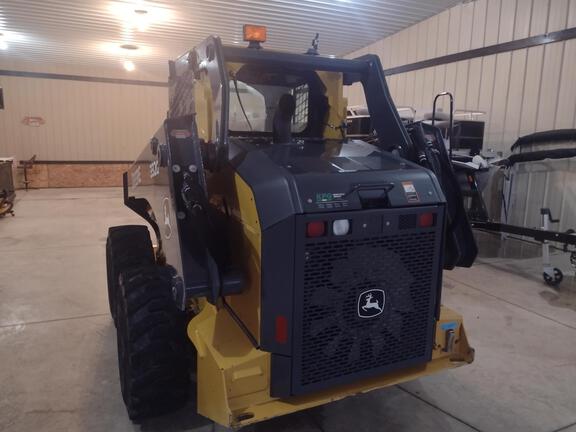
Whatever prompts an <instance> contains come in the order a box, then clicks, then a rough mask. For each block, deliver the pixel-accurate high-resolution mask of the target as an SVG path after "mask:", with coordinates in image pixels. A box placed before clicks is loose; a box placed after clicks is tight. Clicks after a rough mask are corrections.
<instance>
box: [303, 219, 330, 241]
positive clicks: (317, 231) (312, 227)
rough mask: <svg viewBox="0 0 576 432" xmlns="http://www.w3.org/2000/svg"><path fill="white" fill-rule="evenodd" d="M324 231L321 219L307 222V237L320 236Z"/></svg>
mask: <svg viewBox="0 0 576 432" xmlns="http://www.w3.org/2000/svg"><path fill="white" fill-rule="evenodd" d="M325 232H326V224H325V223H324V222H323V221H314V222H308V225H306V235H307V236H308V237H322V236H323V235H324V233H325Z"/></svg>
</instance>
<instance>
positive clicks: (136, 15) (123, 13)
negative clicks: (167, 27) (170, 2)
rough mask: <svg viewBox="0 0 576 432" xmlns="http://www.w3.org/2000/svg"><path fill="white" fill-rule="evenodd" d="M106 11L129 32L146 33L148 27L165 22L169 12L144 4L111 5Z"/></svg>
mask: <svg viewBox="0 0 576 432" xmlns="http://www.w3.org/2000/svg"><path fill="white" fill-rule="evenodd" d="M108 10H109V11H110V12H111V13H112V14H113V15H115V16H116V17H117V18H118V19H120V20H121V21H122V22H123V24H124V27H125V28H126V29H129V30H132V29H137V30H139V31H146V30H147V29H148V27H150V25H152V24H157V23H160V22H163V21H167V20H168V19H169V18H170V12H169V11H168V10H167V9H163V8H159V7H156V6H152V5H149V4H147V3H145V2H131V3H127V4H126V3H111V4H110V6H109V7H108Z"/></svg>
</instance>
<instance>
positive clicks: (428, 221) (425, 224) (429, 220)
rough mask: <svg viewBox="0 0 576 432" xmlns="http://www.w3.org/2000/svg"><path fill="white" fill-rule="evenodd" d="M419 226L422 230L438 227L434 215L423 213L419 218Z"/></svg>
mask: <svg viewBox="0 0 576 432" xmlns="http://www.w3.org/2000/svg"><path fill="white" fill-rule="evenodd" d="M418 225H419V226H420V228H430V227H433V226H434V225H436V217H435V215H434V213H421V214H420V216H418Z"/></svg>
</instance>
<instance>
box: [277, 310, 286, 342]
mask: <svg viewBox="0 0 576 432" xmlns="http://www.w3.org/2000/svg"><path fill="white" fill-rule="evenodd" d="M274 337H275V339H276V342H278V343H281V344H285V343H286V342H288V320H287V319H286V317H285V316H284V315H278V316H276V329H275V335H274Z"/></svg>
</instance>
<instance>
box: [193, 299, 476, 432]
mask: <svg viewBox="0 0 576 432" xmlns="http://www.w3.org/2000/svg"><path fill="white" fill-rule="evenodd" d="M188 335H189V337H190V339H191V340H192V342H193V343H194V345H195V346H196V349H197V351H198V371H197V376H198V383H197V392H198V412H199V413H200V414H201V415H203V416H205V417H208V418H210V419H211V420H213V421H215V422H217V423H219V424H222V425H224V426H231V427H241V426H245V425H248V424H252V423H257V422H260V421H263V420H267V419H270V418H273V417H277V416H281V415H285V414H290V413H293V412H296V411H300V410H304V409H308V408H312V407H315V406H319V405H324V404H326V403H329V402H333V401H336V400H339V399H343V398H346V397H348V396H352V395H356V394H360V393H366V392H369V391H372V390H376V389H379V388H383V387H388V386H392V385H396V384H399V383H402V382H406V381H411V380H414V379H417V378H420V377H423V376H427V375H431V374H434V373H436V372H440V371H441V370H444V369H451V368H455V367H458V366H462V365H465V364H468V363H472V361H473V360H474V350H473V349H472V348H471V347H470V346H469V344H468V339H467V337H466V333H465V331H464V327H463V325H462V317H461V316H460V315H458V314H457V313H455V312H454V311H452V310H450V309H447V308H444V307H442V310H441V314H440V320H439V321H438V322H437V325H436V334H435V342H434V347H433V352H432V360H431V361H429V362H427V363H425V364H423V365H420V366H417V367H411V368H407V369H403V370H399V371H395V372H393V373H389V374H386V375H382V376H378V377H373V378H369V379H364V380H360V381H357V382H354V383H351V384H346V385H342V386H338V387H333V388H330V389H326V390H322V391H319V392H316V393H311V394H307V395H303V396H297V397H291V398H286V399H275V398H271V397H270V353H267V352H264V351H260V350H258V349H256V348H254V347H253V345H251V343H250V341H249V340H248V339H247V338H246V336H245V335H244V334H243V333H242V331H241V330H240V329H239V328H238V326H237V325H236V323H235V322H234V321H233V320H232V318H231V317H230V316H229V314H228V313H227V312H226V310H224V309H221V310H217V309H216V308H214V307H213V306H211V305H208V306H206V307H205V308H204V309H203V310H202V312H201V313H200V314H199V315H198V316H196V317H195V318H194V319H193V320H192V321H191V322H190V324H189V326H188Z"/></svg>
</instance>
